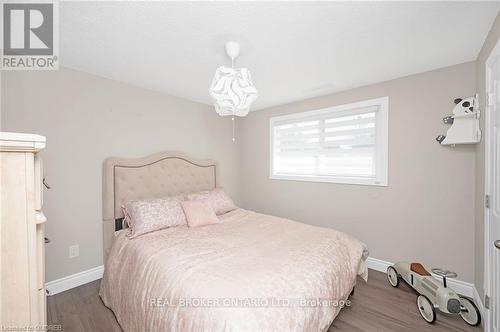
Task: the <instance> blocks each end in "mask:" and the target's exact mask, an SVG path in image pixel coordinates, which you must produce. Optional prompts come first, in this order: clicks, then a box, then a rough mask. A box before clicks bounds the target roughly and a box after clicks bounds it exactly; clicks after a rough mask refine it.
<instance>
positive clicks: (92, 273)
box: [45, 265, 104, 296]
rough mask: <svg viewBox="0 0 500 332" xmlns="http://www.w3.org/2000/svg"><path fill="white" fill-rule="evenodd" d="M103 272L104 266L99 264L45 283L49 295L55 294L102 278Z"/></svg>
mask: <svg viewBox="0 0 500 332" xmlns="http://www.w3.org/2000/svg"><path fill="white" fill-rule="evenodd" d="M103 273H104V266H103V265H101V266H97V267H94V268H92V269H90V270H86V271H82V272H79V273H75V274H72V275H69V276H67V277H64V278H61V279H57V280H53V281H49V282H48V283H46V284H45V288H46V289H47V292H48V295H49V296H51V295H55V294H57V293H61V292H64V291H67V290H68V289H71V288H75V287H78V286H81V285H84V284H87V283H89V282H92V281H94V280H97V279H101V278H102V274H103Z"/></svg>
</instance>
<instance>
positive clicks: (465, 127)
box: [436, 97, 481, 145]
mask: <svg viewBox="0 0 500 332" xmlns="http://www.w3.org/2000/svg"><path fill="white" fill-rule="evenodd" d="M477 108H478V105H477V99H476V98H475V97H469V98H465V99H462V98H457V99H455V108H454V109H453V115H451V116H447V117H445V118H443V122H444V123H445V124H449V125H451V127H450V128H449V129H448V132H447V133H446V136H445V135H439V136H438V137H436V141H438V142H439V143H440V144H441V145H450V144H473V143H478V142H479V141H480V140H481V130H480V129H479V116H480V112H479V110H478V109H477Z"/></svg>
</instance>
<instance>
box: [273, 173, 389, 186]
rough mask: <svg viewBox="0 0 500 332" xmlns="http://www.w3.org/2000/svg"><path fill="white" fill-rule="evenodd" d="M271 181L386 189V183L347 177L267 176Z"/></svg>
mask: <svg viewBox="0 0 500 332" xmlns="http://www.w3.org/2000/svg"><path fill="white" fill-rule="evenodd" d="M269 179H271V180H288V181H303V182H322V183H338V184H354V185H363V186H378V187H387V181H378V180H374V179H366V178H347V177H326V176H314V175H310V176H308V175H276V174H272V175H270V176H269Z"/></svg>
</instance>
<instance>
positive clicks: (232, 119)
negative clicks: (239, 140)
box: [231, 115, 236, 142]
mask: <svg viewBox="0 0 500 332" xmlns="http://www.w3.org/2000/svg"><path fill="white" fill-rule="evenodd" d="M231 122H232V123H233V142H235V141H236V138H235V137H234V115H233V116H232V117H231Z"/></svg>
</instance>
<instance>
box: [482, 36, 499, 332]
mask: <svg viewBox="0 0 500 332" xmlns="http://www.w3.org/2000/svg"><path fill="white" fill-rule="evenodd" d="M497 57H500V40H497V42H496V45H495V47H494V48H493V50H492V51H491V53H490V55H489V56H488V59H487V60H486V63H485V74H486V75H485V78H486V82H485V83H486V86H485V87H486V89H485V93H486V95H485V98H486V103H485V107H484V110H485V112H484V113H485V117H484V131H485V135H484V196H483V200H484V198H485V197H486V195H490V194H491V177H492V176H491V165H490V163H491V158H492V156H491V155H490V144H491V132H490V125H491V123H490V122H491V111H492V106H489V93H491V91H492V89H493V87H492V86H491V82H490V80H491V66H492V63H493V61H494V60H495V59H496V58H497ZM483 202H484V201H483ZM483 211H484V286H483V288H484V295H488V296H490V298H491V289H492V282H493V280H492V279H493V278H491V271H490V270H491V266H490V262H491V259H490V258H491V257H490V251H491V238H490V237H491V236H490V235H491V234H490V209H489V208H487V207H486V204H484V203H483ZM481 300H482V301H484V297H483V299H481ZM491 315H492V313H491V310H488V309H486V310H485V311H484V316H485V317H483V318H484V331H485V332H490V331H491V324H492V319H491V318H492V316H491Z"/></svg>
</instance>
